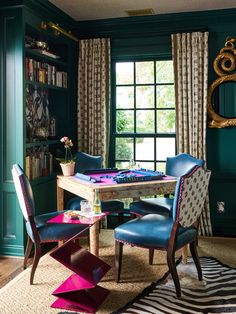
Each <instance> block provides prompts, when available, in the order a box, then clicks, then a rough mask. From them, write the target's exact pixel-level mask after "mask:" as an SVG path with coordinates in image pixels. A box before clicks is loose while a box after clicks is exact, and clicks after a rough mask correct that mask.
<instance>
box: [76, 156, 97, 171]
mask: <svg viewBox="0 0 236 314" xmlns="http://www.w3.org/2000/svg"><path fill="white" fill-rule="evenodd" d="M100 168H102V157H101V156H92V155H89V154H86V153H84V152H78V153H77V154H76V160H75V173H76V172H80V173H83V172H84V171H85V170H94V169H100Z"/></svg>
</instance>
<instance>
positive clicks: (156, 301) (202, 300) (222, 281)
mask: <svg viewBox="0 0 236 314" xmlns="http://www.w3.org/2000/svg"><path fill="white" fill-rule="evenodd" d="M200 261H201V266H202V272H203V280H202V281H199V280H198V278H197V272H196V268H195V265H194V263H193V261H192V259H191V258H190V259H189V262H188V264H187V265H183V264H182V263H181V264H179V265H178V266H177V268H178V274H179V278H180V285H181V289H182V297H181V299H178V298H176V294H175V288H174V283H173V281H172V279H171V276H170V274H169V272H168V273H166V274H165V276H164V277H163V278H162V279H161V280H159V281H158V282H156V283H153V284H151V285H150V286H149V287H147V288H146V289H145V290H144V291H143V292H142V293H141V294H140V295H139V296H137V297H136V298H135V299H134V300H132V301H131V302H130V303H128V304H127V305H126V306H125V307H124V308H122V309H120V310H118V311H116V312H113V313H112V314H121V313H122V314H126V313H127V314H128V313H132V314H150V313H151V314H154V313H155V314H158V313H165V314H176V313H181V314H194V313H203V314H208V313H218V314H219V313H236V269H234V268H230V267H229V266H227V265H224V264H222V263H221V262H219V261H218V260H216V259H215V258H212V257H201V258H200Z"/></svg>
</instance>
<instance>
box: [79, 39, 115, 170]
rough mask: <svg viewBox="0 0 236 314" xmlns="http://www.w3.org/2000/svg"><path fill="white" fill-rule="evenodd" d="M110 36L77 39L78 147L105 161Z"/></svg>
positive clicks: (106, 156) (107, 125) (107, 138)
mask: <svg viewBox="0 0 236 314" xmlns="http://www.w3.org/2000/svg"><path fill="white" fill-rule="evenodd" d="M109 102H110V40H109V39H108V38H96V39H85V40H80V41H79V64H78V107H77V113H78V114H77V117H78V149H79V151H83V152H86V153H88V154H91V155H100V156H102V157H103V161H104V166H106V165H107V159H108V146H109V124H110V121H109V117H110V112H109V110H110V109H109V108H110V106H109Z"/></svg>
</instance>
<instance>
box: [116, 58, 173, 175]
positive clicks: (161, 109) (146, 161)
mask: <svg viewBox="0 0 236 314" xmlns="http://www.w3.org/2000/svg"><path fill="white" fill-rule="evenodd" d="M114 72H115V84H114V96H115V97H114V105H113V109H114V110H113V111H112V113H113V119H112V121H113V123H112V134H111V146H112V150H113V151H112V156H113V165H115V166H116V167H118V168H127V167H128V166H129V163H130V160H134V161H135V163H136V164H137V165H140V166H141V167H143V168H147V169H156V170H160V171H165V161H166V157H169V156H174V155H175V152H176V144H175V97H174V96H175V95H174V78H173V62H172V61H171V60H167V61H166V60H165V61H163V60H161V61H160V60H152V61H137V62H116V63H115V71H114Z"/></svg>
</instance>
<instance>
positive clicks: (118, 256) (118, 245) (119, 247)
mask: <svg viewBox="0 0 236 314" xmlns="http://www.w3.org/2000/svg"><path fill="white" fill-rule="evenodd" d="M123 246H124V244H123V243H122V242H119V241H116V242H115V280H116V282H117V283H118V282H119V281H120V273H121V264H122V255H123Z"/></svg>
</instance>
